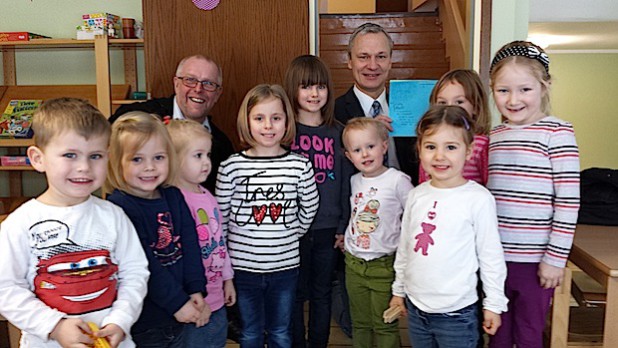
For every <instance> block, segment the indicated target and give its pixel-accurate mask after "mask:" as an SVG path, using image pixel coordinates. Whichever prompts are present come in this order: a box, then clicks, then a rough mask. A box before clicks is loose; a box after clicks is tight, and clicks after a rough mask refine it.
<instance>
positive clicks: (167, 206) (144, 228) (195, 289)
mask: <svg viewBox="0 0 618 348" xmlns="http://www.w3.org/2000/svg"><path fill="white" fill-rule="evenodd" d="M159 191H160V193H161V198H158V199H144V198H140V197H136V196H133V195H130V194H128V193H126V192H123V191H119V190H114V192H112V194H111V195H109V196H108V197H107V199H108V200H109V201H111V202H113V203H115V204H116V205H118V206H120V207H121V208H122V209H123V210H124V212H125V213H126V214H127V215H128V216H129V219H131V222H133V225H134V226H135V230H136V231H137V234H138V235H139V239H140V242H141V243H142V247H143V248H144V251H145V253H146V257H147V258H148V269H149V270H150V279H149V280H148V294H147V295H146V298H145V300H144V308H143V309H142V314H141V315H140V317H139V319H138V320H137V322H136V323H135V325H133V328H132V329H131V332H133V333H137V332H142V331H145V330H148V329H151V328H153V327H163V326H168V325H173V324H174V323H175V322H176V320H175V318H174V313H176V312H177V311H178V310H179V309H180V308H181V307H182V306H183V305H184V304H185V303H186V302H187V301H189V299H190V298H189V295H190V294H194V293H199V292H202V293H203V292H204V291H205V289H206V279H205V276H204V267H203V265H202V260H201V256H200V250H199V246H198V242H197V233H196V231H195V222H194V221H193V217H192V216H191V213H190V212H189V208H188V207H187V204H186V203H185V200H184V198H183V196H182V194H181V192H180V190H178V189H177V188H175V187H168V188H160V189H159Z"/></svg>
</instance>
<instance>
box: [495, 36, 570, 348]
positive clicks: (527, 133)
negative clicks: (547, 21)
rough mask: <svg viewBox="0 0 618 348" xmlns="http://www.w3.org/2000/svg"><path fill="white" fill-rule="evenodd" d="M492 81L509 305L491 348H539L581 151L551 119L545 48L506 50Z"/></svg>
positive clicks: (562, 255)
mask: <svg viewBox="0 0 618 348" xmlns="http://www.w3.org/2000/svg"><path fill="white" fill-rule="evenodd" d="M490 80H491V81H490V84H491V89H492V93H493V97H494V101H495V103H496V106H497V108H498V110H499V111H500V113H501V114H502V118H503V120H504V122H503V123H502V124H501V125H499V126H497V127H495V128H494V129H493V130H492V131H491V133H490V144H489V181H488V183H487V187H488V188H489V189H490V191H491V192H492V193H493V195H494V197H495V198H496V206H497V213H498V227H499V231H500V238H501V240H502V247H503V248H504V257H505V259H506V263H507V271H508V272H507V278H506V284H505V289H506V295H507V297H508V298H509V301H510V302H509V309H508V312H506V313H503V314H502V327H501V328H500V329H499V330H498V332H497V334H496V335H495V336H493V337H492V339H491V341H490V347H494V348H497V347H512V346H513V344H515V345H516V346H517V347H542V346H543V344H542V342H543V339H542V338H543V337H542V336H543V329H544V327H545V319H546V316H547V312H548V310H549V307H550V303H551V298H552V296H553V293H554V289H555V288H556V287H557V286H558V285H560V283H561V281H562V277H563V275H564V267H565V265H566V262H567V258H568V256H569V251H570V250H571V244H572V242H573V235H574V232H575V226H576V223H577V212H578V209H579V152H578V149H577V144H576V142H575V133H574V131H573V126H572V125H571V124H570V123H568V122H566V121H563V120H561V119H559V118H557V117H555V116H552V115H551V113H550V104H549V88H550V85H551V76H550V74H549V58H548V57H547V54H545V52H544V51H543V49H541V48H540V47H538V46H537V45H535V44H533V43H530V42H526V41H514V42H511V43H509V44H507V45H505V46H504V47H502V48H501V49H500V50H499V51H498V53H497V54H496V56H495V58H494V59H493V61H492V64H491V69H490Z"/></svg>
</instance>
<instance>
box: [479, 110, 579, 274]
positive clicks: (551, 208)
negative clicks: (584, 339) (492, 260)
mask: <svg viewBox="0 0 618 348" xmlns="http://www.w3.org/2000/svg"><path fill="white" fill-rule="evenodd" d="M487 188H489V190H490V191H491V193H492V194H493V195H494V197H495V199H496V208H497V213H498V224H499V230H500V237H501V240H502V246H503V248H504V253H505V259H506V261H513V262H530V263H533V262H540V261H542V262H544V263H547V264H549V265H552V266H556V267H564V266H565V265H566V261H567V258H568V256H569V252H570V250H571V245H572V242H573V236H574V233H575V226H576V223H577V212H578V210H579V152H578V149H577V144H576V142H575V133H574V131H573V127H572V125H571V124H570V123H568V122H565V121H563V120H560V119H558V118H556V117H553V116H547V117H545V118H543V119H541V120H539V121H537V122H536V123H534V124H531V125H525V126H512V125H508V124H502V125H499V126H497V127H495V128H494V129H493V130H492V131H491V135H490V144H489V182H488V184H487Z"/></svg>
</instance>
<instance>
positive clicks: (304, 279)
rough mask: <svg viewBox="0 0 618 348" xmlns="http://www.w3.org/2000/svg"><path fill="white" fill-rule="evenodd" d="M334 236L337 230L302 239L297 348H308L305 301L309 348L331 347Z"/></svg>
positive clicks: (295, 327) (295, 318)
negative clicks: (307, 305)
mask: <svg viewBox="0 0 618 348" xmlns="http://www.w3.org/2000/svg"><path fill="white" fill-rule="evenodd" d="M335 232H336V229H335V228H329V229H321V230H309V231H308V232H307V234H305V235H304V236H303V237H302V238H301V239H300V273H299V276H298V288H297V289H296V305H295V306H294V314H293V321H292V328H293V336H294V344H293V346H294V347H302V348H305V321H304V314H305V311H304V304H305V301H309V322H308V326H309V328H308V340H307V341H308V342H309V347H311V348H314V347H315V348H318V347H322V348H326V346H327V345H328V337H329V336H330V312H331V300H332V299H331V289H332V272H333V267H334V262H335V249H334V248H333V245H334V244H335Z"/></svg>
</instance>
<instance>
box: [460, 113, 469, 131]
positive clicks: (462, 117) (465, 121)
mask: <svg viewBox="0 0 618 348" xmlns="http://www.w3.org/2000/svg"><path fill="white" fill-rule="evenodd" d="M461 119H462V120H463V123H464V128H465V129H466V130H467V131H469V130H470V123H468V120H467V119H466V117H465V116H461Z"/></svg>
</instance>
